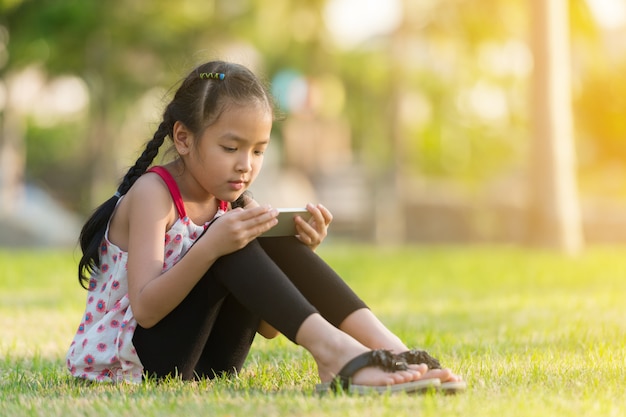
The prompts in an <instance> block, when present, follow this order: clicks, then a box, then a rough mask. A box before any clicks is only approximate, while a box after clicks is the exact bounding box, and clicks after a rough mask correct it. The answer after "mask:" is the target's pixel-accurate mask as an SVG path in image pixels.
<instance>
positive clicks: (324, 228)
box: [294, 203, 333, 250]
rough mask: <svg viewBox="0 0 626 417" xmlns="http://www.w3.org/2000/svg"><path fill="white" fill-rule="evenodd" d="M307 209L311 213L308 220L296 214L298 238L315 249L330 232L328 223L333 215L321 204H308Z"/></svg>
mask: <svg viewBox="0 0 626 417" xmlns="http://www.w3.org/2000/svg"><path fill="white" fill-rule="evenodd" d="M306 209H307V211H308V212H309V213H311V218H310V219H309V221H308V222H306V221H305V220H304V219H303V218H302V217H300V216H296V217H295V218H294V220H295V222H296V230H297V231H298V234H297V235H296V238H298V240H299V241H300V242H302V243H304V244H305V245H307V246H308V247H310V248H311V250H315V249H316V248H317V247H318V246H319V244H320V243H322V241H323V240H324V238H325V237H326V235H327V234H328V225H329V224H330V222H332V221H333V215H332V214H331V213H330V211H329V210H328V209H327V208H326V207H324V206H323V205H321V204H318V205H313V204H311V203H309V204H307V205H306Z"/></svg>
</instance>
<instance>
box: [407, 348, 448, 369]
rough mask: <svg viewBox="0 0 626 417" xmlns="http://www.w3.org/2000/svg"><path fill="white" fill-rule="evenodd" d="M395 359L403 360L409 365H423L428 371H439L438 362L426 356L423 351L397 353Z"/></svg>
mask: <svg viewBox="0 0 626 417" xmlns="http://www.w3.org/2000/svg"><path fill="white" fill-rule="evenodd" d="M396 358H398V359H400V360H403V361H404V362H406V363H408V364H409V365H419V364H422V363H425V364H426V366H428V369H441V364H440V363H439V361H438V360H437V359H435V358H433V357H432V356H430V355H429V354H428V352H426V351H425V350H418V349H411V350H407V351H406V352H402V353H398V354H397V355H396Z"/></svg>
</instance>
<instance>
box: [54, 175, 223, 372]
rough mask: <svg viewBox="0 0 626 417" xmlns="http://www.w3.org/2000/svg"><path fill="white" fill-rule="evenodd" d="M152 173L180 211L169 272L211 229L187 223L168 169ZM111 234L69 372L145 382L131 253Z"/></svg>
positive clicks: (167, 244)
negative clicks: (131, 292)
mask: <svg viewBox="0 0 626 417" xmlns="http://www.w3.org/2000/svg"><path fill="white" fill-rule="evenodd" d="M147 172H154V173H156V174H158V175H159V176H161V178H162V179H163V180H164V181H165V183H166V184H167V187H168V189H169V191H170V194H171V195H172V199H173V201H174V204H175V205H176V209H177V211H178V219H177V220H176V222H175V223H174V224H173V225H172V227H171V228H170V229H169V230H168V231H167V232H166V233H165V239H164V262H163V272H165V271H167V270H168V269H169V268H171V267H172V266H173V265H175V264H176V263H177V262H178V261H179V260H180V259H181V258H182V257H183V256H184V255H185V253H186V252H187V251H188V250H189V248H190V247H191V245H192V244H193V243H194V241H195V240H196V239H197V238H198V237H199V236H200V235H201V234H202V232H203V231H204V230H205V229H206V228H207V227H208V224H209V223H207V224H205V225H202V226H198V225H196V224H194V223H193V222H192V221H191V219H189V217H187V214H186V212H185V207H184V204H183V200H182V197H181V195H180V191H179V189H178V186H177V185H176V181H175V180H174V178H173V177H172V176H171V174H170V173H169V172H168V171H167V170H166V169H165V168H163V167H153V168H151V169H149V170H148V171H147ZM119 201H121V198H120V200H119ZM119 201H118V204H119ZM225 210H226V204H225V203H224V202H221V204H220V209H219V210H218V212H217V214H216V215H215V217H216V218H217V217H219V216H221V215H222V214H223V213H224V211H225ZM108 234H109V226H107V230H106V232H105V236H104V239H103V240H102V244H101V245H100V268H99V269H98V270H96V271H95V272H94V273H93V274H92V276H91V279H90V281H89V288H88V293H87V305H86V307H85V314H84V315H83V319H82V321H81V323H80V325H79V326H78V330H77V332H76V335H75V336H74V340H73V341H72V343H71V345H70V348H69V351H68V353H67V358H66V361H67V367H68V369H69V371H70V373H71V374H72V375H73V376H75V377H77V378H83V379H88V380H94V381H103V382H121V381H127V382H141V381H142V377H143V366H142V365H141V361H140V360H139V357H138V356H137V351H136V350H135V348H134V346H133V335H134V332H135V328H136V326H137V322H136V321H135V318H134V317H133V312H132V309H131V306H130V301H129V298H128V279H127V278H128V276H127V269H126V267H127V259H128V253H127V252H124V251H123V250H121V249H120V248H118V247H117V246H116V245H115V244H113V243H112V242H111V241H109V239H108Z"/></svg>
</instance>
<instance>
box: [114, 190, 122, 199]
mask: <svg viewBox="0 0 626 417" xmlns="http://www.w3.org/2000/svg"><path fill="white" fill-rule="evenodd" d="M121 196H122V194H120V192H119V190H118V191H116V192H115V194H113V197H117V198H120V197H121Z"/></svg>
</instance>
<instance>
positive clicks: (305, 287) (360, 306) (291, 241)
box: [259, 237, 455, 381]
mask: <svg viewBox="0 0 626 417" xmlns="http://www.w3.org/2000/svg"><path fill="white" fill-rule="evenodd" d="M259 241H260V243H261V246H262V247H263V249H264V250H265V251H266V252H267V254H268V255H269V256H270V257H271V258H272V260H273V261H274V262H276V264H277V265H278V266H279V267H280V268H281V270H283V272H285V274H286V275H287V276H288V277H289V279H290V280H291V281H292V282H293V283H294V285H296V287H297V288H298V289H299V290H300V291H301V292H302V294H303V295H304V296H305V297H306V298H307V299H308V300H309V301H310V302H311V304H313V305H314V306H315V307H316V308H317V309H318V310H319V311H320V313H321V314H322V315H323V316H324V318H326V319H327V320H328V321H329V322H331V323H332V324H333V325H335V326H336V327H338V328H339V329H340V330H342V331H343V332H345V333H347V334H348V335H350V336H352V337H353V338H354V339H356V340H357V341H359V342H360V343H361V344H363V345H365V346H367V347H368V348H370V349H387V350H391V351H392V352H396V353H400V352H404V351H406V350H408V347H407V346H406V345H405V344H404V343H403V342H402V340H400V338H399V337H398V336H396V335H395V334H394V333H393V332H392V331H391V330H389V329H388V328H387V327H386V326H385V325H384V324H383V323H382V322H381V321H380V320H379V319H378V318H377V317H376V316H375V315H374V313H373V312H372V311H371V310H370V309H369V308H367V306H366V305H365V303H364V302H363V301H362V300H361V299H360V298H359V297H358V296H357V295H356V294H355V293H354V291H353V290H352V289H351V288H350V287H349V286H348V285H347V284H346V283H345V282H344V281H343V280H342V279H341V277H339V275H337V273H336V272H335V271H334V270H333V269H332V268H331V267H330V266H329V265H328V264H326V262H324V261H323V260H322V259H321V258H320V257H319V256H317V255H316V254H315V253H314V252H313V251H311V250H310V249H309V248H308V247H307V246H305V245H303V244H301V243H300V242H299V241H298V240H297V239H296V238H292V237H275V238H261V239H259ZM427 377H431V378H440V379H442V380H443V381H447V380H455V379H454V375H452V373H451V372H450V371H449V370H435V371H429V372H428V374H427Z"/></svg>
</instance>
